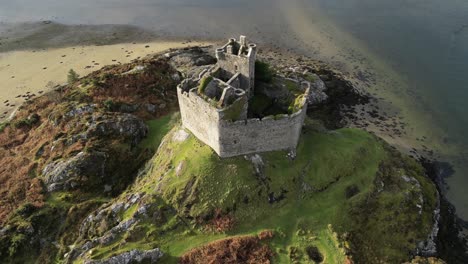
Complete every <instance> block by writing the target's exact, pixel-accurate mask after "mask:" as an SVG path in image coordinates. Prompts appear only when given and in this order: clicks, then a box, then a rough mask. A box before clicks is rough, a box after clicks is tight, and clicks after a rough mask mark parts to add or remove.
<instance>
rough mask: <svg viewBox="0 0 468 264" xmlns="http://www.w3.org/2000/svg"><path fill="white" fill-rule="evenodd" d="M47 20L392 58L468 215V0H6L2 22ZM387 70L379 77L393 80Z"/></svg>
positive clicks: (339, 62)
mask: <svg viewBox="0 0 468 264" xmlns="http://www.w3.org/2000/svg"><path fill="white" fill-rule="evenodd" d="M40 20H53V21H57V22H61V23H68V24H131V25H136V26H141V27H144V28H146V29H149V30H152V31H155V32H156V33H157V34H159V35H161V36H184V37H200V38H221V37H222V38H224V37H228V36H229V37H230V36H235V35H238V34H240V33H243V34H247V35H248V36H251V37H253V38H254V39H256V40H258V41H260V42H263V43H269V44H271V45H277V46H283V47H289V48H292V49H295V50H297V51H299V52H304V53H307V54H308V55H313V56H316V57H317V58H321V59H325V60H327V61H329V62H331V63H333V64H334V65H336V66H339V67H343V68H344V69H346V68H347V69H352V68H353V66H355V65H354V64H355V63H356V62H359V61H363V60H365V61H370V62H374V64H375V65H382V64H384V66H383V67H381V69H384V70H381V72H380V74H381V76H384V77H386V75H389V76H390V75H391V74H390V72H395V73H397V74H398V78H400V79H401V80H403V83H404V84H401V82H400V84H401V85H388V87H386V89H390V91H388V90H386V89H383V90H386V92H390V93H393V94H395V95H396V97H398V95H401V94H404V96H406V97H407V99H406V102H410V103H409V105H410V106H408V107H409V108H408V109H411V111H419V112H420V113H421V116H423V117H424V118H423V119H424V120H425V121H424V122H425V125H415V127H416V128H414V129H420V130H425V131H424V134H425V135H427V136H428V137H429V138H430V140H429V141H434V142H435V141H437V142H439V143H438V144H435V145H437V147H438V148H439V150H440V151H441V152H442V153H443V155H442V156H441V158H442V159H446V160H448V161H450V162H452V163H453V164H455V166H456V174H455V175H454V176H453V177H451V178H450V179H448V183H449V187H450V190H449V191H448V196H449V198H450V200H451V201H452V202H453V203H454V204H455V205H456V207H457V210H458V212H459V214H460V215H461V216H463V218H465V219H468V193H466V192H465V188H467V187H468V176H467V175H466V172H467V171H468V169H467V168H468V160H467V156H468V154H467V153H468V152H467V151H465V146H467V145H468V139H467V137H465V131H466V130H467V128H468V118H467V114H468V107H466V103H465V100H468V2H467V1H464V0H446V1H440V0H392V1H390V0H308V1H307V0H288V1H286V0H230V1H219V0H133V1H126V0H107V1H105V0H103V1H95V0H80V1H75V0H73V1H71V0H68V1H64V0H41V1H37V0H16V1H10V0H0V22H24V21H40ZM0 38H1V35H0ZM384 77H383V78H382V79H380V80H379V79H377V81H378V82H379V81H381V82H382V83H384V82H385V83H386V81H384ZM389 78H390V79H392V78H393V79H395V78H396V77H394V76H390V77H389ZM402 86H404V87H402ZM402 91H404V92H402ZM411 101H414V103H411ZM418 119H419V118H418ZM416 121H419V120H415V122H416ZM421 144H427V145H428V146H431V142H424V143H421ZM445 149H446V150H445Z"/></svg>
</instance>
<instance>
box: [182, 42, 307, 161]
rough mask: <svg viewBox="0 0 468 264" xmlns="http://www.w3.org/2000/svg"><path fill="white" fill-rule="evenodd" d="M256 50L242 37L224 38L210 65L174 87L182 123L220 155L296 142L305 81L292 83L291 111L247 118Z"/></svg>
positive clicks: (280, 147) (283, 147)
mask: <svg viewBox="0 0 468 264" xmlns="http://www.w3.org/2000/svg"><path fill="white" fill-rule="evenodd" d="M256 52H257V49H256V46H255V45H254V44H247V40H246V38H245V37H243V36H241V38H240V40H239V41H236V40H235V39H230V40H229V42H228V43H227V44H226V45H224V46H223V47H222V48H220V49H217V50H216V57H217V58H218V63H217V64H216V65H215V66H213V67H212V68H210V69H207V70H205V71H203V72H202V73H201V74H200V75H199V76H198V78H194V79H186V80H184V81H182V82H181V83H180V84H179V86H178V87H177V96H178V100H179V106H180V112H181V118H182V124H183V125H184V126H185V127H186V128H187V129H188V130H190V131H191V132H192V133H193V134H194V135H195V136H196V137H197V138H198V139H200V140H201V141H203V142H204V143H205V144H207V145H209V146H210V147H211V148H212V149H213V150H214V151H215V152H216V153H217V154H218V155H219V156H220V157H223V158H224V157H233V156H238V155H245V154H250V153H257V152H266V151H275V150H295V148H296V146H297V144H298V142H299V138H300V134H301V130H302V125H303V123H304V119H305V117H306V112H307V98H308V94H309V92H310V86H308V85H307V84H305V85H304V84H299V83H298V86H301V87H303V89H304V94H303V95H301V96H299V97H297V98H296V100H295V101H294V112H292V113H290V114H282V115H275V116H267V117H264V118H262V119H259V118H248V107H249V100H250V98H251V96H252V95H253V88H254V85H253V84H254V81H255V79H254V74H255V58H256ZM246 76H247V78H246ZM250 78H253V79H250Z"/></svg>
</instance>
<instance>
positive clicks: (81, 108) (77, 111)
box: [65, 104, 97, 117]
mask: <svg viewBox="0 0 468 264" xmlns="http://www.w3.org/2000/svg"><path fill="white" fill-rule="evenodd" d="M96 106H97V105H96V104H83V105H78V106H75V107H73V108H72V109H71V110H70V111H68V112H67V113H66V114H65V116H67V117H75V116H81V115H84V114H87V113H93V112H94V111H95V110H96Z"/></svg>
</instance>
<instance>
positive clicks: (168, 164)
mask: <svg viewBox="0 0 468 264" xmlns="http://www.w3.org/2000/svg"><path fill="white" fill-rule="evenodd" d="M180 129H181V128H180V127H176V128H174V129H173V130H172V132H170V133H169V134H168V135H167V136H166V137H165V138H164V140H163V143H162V145H161V146H160V148H159V150H158V153H157V154H156V155H155V157H154V158H153V160H152V161H151V163H152V164H151V168H152V169H150V170H149V172H148V173H147V175H145V176H142V177H141V178H139V179H138V180H137V182H136V183H135V184H134V185H133V187H132V188H131V189H129V190H128V191H127V192H126V194H125V195H128V194H129V193H144V194H145V195H147V196H151V197H157V201H158V202H157V203H158V204H159V206H165V207H169V208H170V210H166V212H167V213H166V214H165V221H164V223H160V224H155V223H154V222H153V223H152V222H142V223H139V224H137V226H136V227H135V228H134V230H144V231H143V232H141V231H140V232H139V235H136V236H135V235H132V243H130V244H127V246H125V249H127V250H128V249H129V248H147V247H148V245H149V244H151V245H153V246H156V245H157V246H158V247H160V248H161V249H162V250H163V252H165V257H164V261H166V262H169V263H171V262H176V261H177V260H178V257H180V256H182V255H183V254H184V253H185V252H187V251H189V250H193V249H194V248H197V247H199V246H203V245H205V244H207V243H209V242H212V241H215V240H219V239H223V238H231V237H236V236H239V235H255V234H258V233H260V232H262V231H264V230H272V231H273V233H274V234H275V235H274V238H273V239H272V240H270V241H269V242H268V243H267V244H268V245H269V247H270V248H271V249H272V250H273V252H274V257H273V261H274V262H275V263H288V262H290V263H294V262H303V261H305V262H307V261H312V260H313V259H317V258H319V259H320V258H323V259H324V261H325V262H326V263H344V262H345V261H346V260H347V259H349V258H350V255H352V258H353V259H354V260H355V261H357V262H358V263H377V262H390V263H397V262H400V263H401V262H403V261H405V260H408V259H411V252H413V251H414V249H415V247H416V243H417V242H419V241H423V240H425V239H426V236H427V234H428V233H429V232H430V230H431V228H432V224H433V223H432V212H433V210H434V208H435V206H436V191H435V188H434V186H433V185H432V183H430V181H429V180H428V179H427V178H426V177H425V176H424V175H423V170H422V168H421V167H420V166H419V165H418V164H417V163H416V162H414V161H413V160H410V159H408V158H406V157H403V156H401V155H400V154H398V153H397V152H395V151H393V150H392V149H391V148H389V147H387V146H386V145H385V144H384V143H383V142H381V141H380V140H378V139H377V138H375V137H374V136H372V135H370V134H368V133H366V132H364V131H360V130H355V129H341V130H337V131H334V132H320V131H317V130H315V129H314V125H310V124H309V125H308V126H307V127H306V129H305V133H304V135H303V136H302V138H301V142H300V144H299V147H298V150H297V157H296V158H295V159H290V158H288V156H287V153H286V152H271V153H264V154H262V155H261V156H254V157H236V158H228V159H220V158H219V157H218V156H217V155H216V154H215V153H214V152H213V151H212V150H211V149H210V148H209V147H207V146H206V145H204V144H202V143H201V142H199V141H198V140H197V139H196V138H195V137H193V136H190V137H188V138H187V139H185V140H183V141H181V140H180V139H178V140H175V139H176V137H175V136H174V135H175V134H176V132H177V131H179V130H180ZM259 159H260V161H259ZM252 160H254V162H253V161H252ZM255 164H256V165H255ZM421 197H422V198H421ZM129 210H135V208H133V209H132V208H130V209H129ZM395 230H401V231H402V232H395ZM122 241H123V240H119V241H115V243H114V244H112V245H110V246H107V247H102V248H99V249H97V250H95V251H94V253H93V254H91V255H90V256H89V257H90V258H95V259H100V258H105V257H108V256H110V255H111V254H113V253H114V250H115V248H116V246H115V245H122ZM126 241H128V239H127V240H126Z"/></svg>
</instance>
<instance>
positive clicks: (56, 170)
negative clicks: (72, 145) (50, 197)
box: [42, 151, 107, 192]
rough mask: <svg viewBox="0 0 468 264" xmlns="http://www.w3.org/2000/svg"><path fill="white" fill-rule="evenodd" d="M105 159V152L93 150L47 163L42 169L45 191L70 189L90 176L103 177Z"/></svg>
mask: <svg viewBox="0 0 468 264" xmlns="http://www.w3.org/2000/svg"><path fill="white" fill-rule="evenodd" d="M106 160H107V154H105V153H103V152H97V151H95V152H80V153H78V154H77V155H76V156H74V157H72V158H70V159H66V160H58V161H54V162H52V163H49V164H48V165H46V166H45V167H44V169H43V170H42V175H43V178H44V183H45V185H46V187H47V191H49V192H54V191H62V190H72V189H75V188H77V187H78V186H80V185H81V183H82V182H84V181H86V180H87V179H89V178H90V177H104V175H105V173H106Z"/></svg>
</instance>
